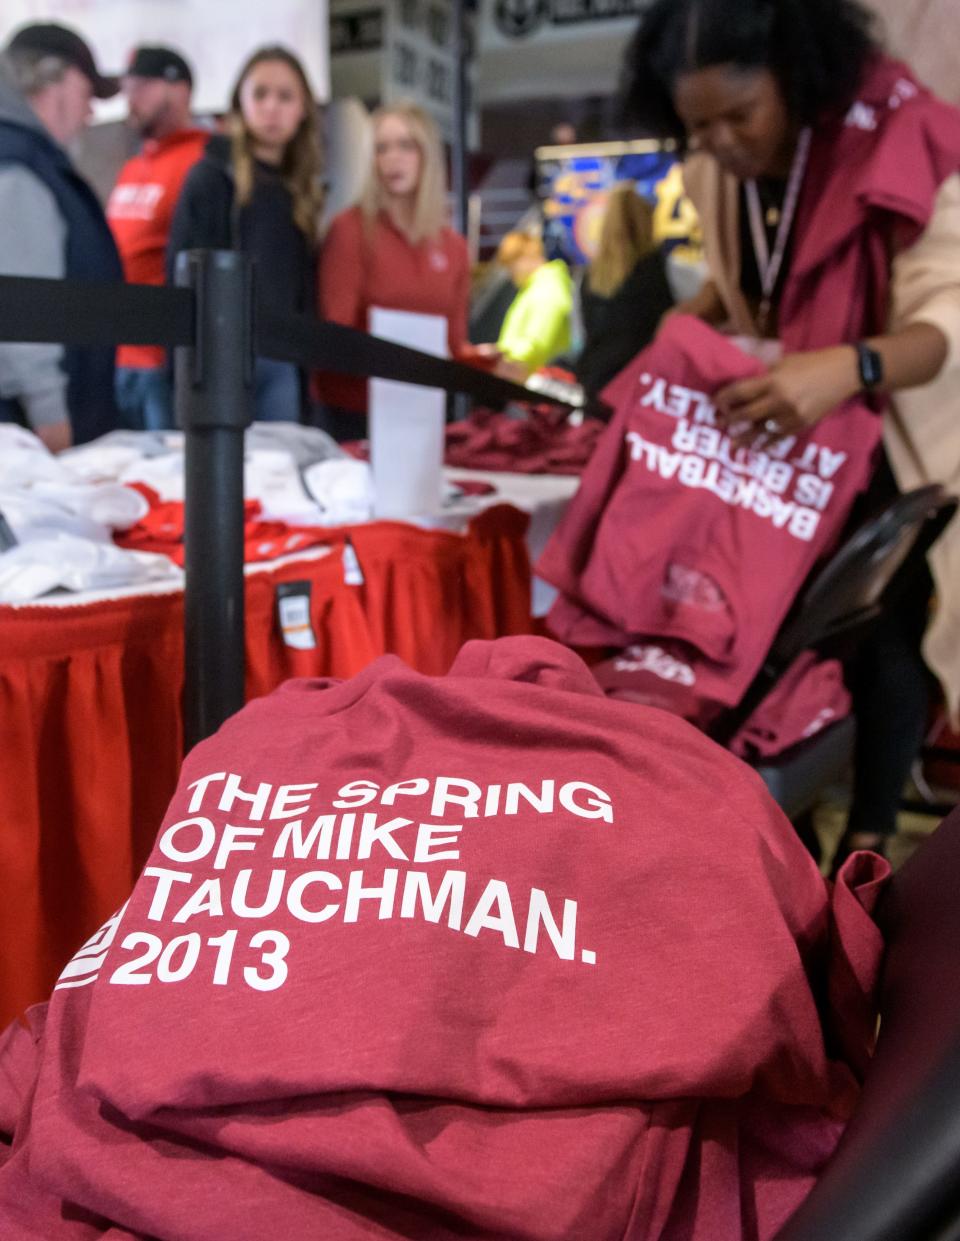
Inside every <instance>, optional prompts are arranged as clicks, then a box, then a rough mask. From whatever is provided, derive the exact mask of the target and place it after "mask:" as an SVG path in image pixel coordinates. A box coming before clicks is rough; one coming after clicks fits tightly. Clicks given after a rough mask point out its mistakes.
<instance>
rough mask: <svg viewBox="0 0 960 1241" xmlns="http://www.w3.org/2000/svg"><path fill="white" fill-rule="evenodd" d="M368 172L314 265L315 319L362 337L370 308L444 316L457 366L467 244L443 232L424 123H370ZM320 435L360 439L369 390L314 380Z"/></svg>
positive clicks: (408, 109)
mask: <svg viewBox="0 0 960 1241" xmlns="http://www.w3.org/2000/svg"><path fill="white" fill-rule="evenodd" d="M372 124H373V165H372V167H371V169H370V174H369V177H368V179H367V184H366V187H365V189H364V191H363V193H362V195H361V197H360V200H359V202H357V203H356V204H355V205H354V206H352V207H349V208H348V209H347V210H346V211H343V212H341V213H340V215H338V216H336V217H335V218H334V220H333V221H332V223H331V225H330V229H329V231H328V233H327V236H326V238H325V240H324V245H323V253H322V257H321V263H320V315H321V317H322V318H324V319H329V320H331V321H332V322H334V323H342V324H345V325H346V326H348V327H353V328H359V329H360V330H361V331H367V329H368V316H369V312H370V308H371V306H381V307H384V308H386V309H390V310H408V311H414V312H417V313H419V314H428V315H442V316H443V317H444V318H445V319H446V320H447V344H448V348H449V352H450V356H451V357H456V356H457V354H458V353H459V351H460V349H461V348H462V346H463V345H464V343H465V342H466V338H467V309H468V303H469V299H470V263H469V259H468V256H467V243H466V242H465V241H464V239H463V238H462V237H461V236H460V235H459V234H458V233H455V232H454V231H453V230H452V229H451V228H449V227H448V226H447V205H446V193H447V187H446V177H445V173H444V167H443V153H442V150H441V146H440V136H439V134H438V133H437V128H436V126H435V125H434V123H433V121H432V120H431V119H430V117H429V116H427V114H426V113H425V112H424V111H423V110H422V109H420V108H418V107H416V106H415V105H413V104H406V103H399V104H392V105H391V106H390V107H386V108H381V109H379V110H378V111H377V112H375V113H374V114H373V117H372ZM315 394H316V396H317V398H318V400H319V401H320V402H321V413H320V420H321V422H322V424H323V426H324V429H325V430H326V431H328V432H329V433H330V434H331V435H333V436H334V437H335V438H336V439H338V440H349V439H358V438H363V437H364V436H365V435H366V409H367V383H366V380H363V379H352V378H346V377H341V376H337V375H330V374H327V373H323V374H320V375H318V376H317V377H316V386H315Z"/></svg>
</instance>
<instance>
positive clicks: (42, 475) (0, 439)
mask: <svg viewBox="0 0 960 1241" xmlns="http://www.w3.org/2000/svg"><path fill="white" fill-rule="evenodd" d="M147 508H148V505H147V502H146V500H145V499H144V498H143V496H141V495H140V494H139V493H138V492H136V491H134V490H132V489H131V488H129V487H124V486H122V485H120V484H119V483H116V482H95V481H89V480H88V479H85V478H84V477H83V476H82V474H80V473H75V472H74V471H73V470H72V469H71V467H70V465H69V464H68V463H67V462H66V461H65V460H64V459H63V457H54V456H53V455H52V454H51V453H50V452H49V451H48V450H47V449H46V447H45V446H44V445H43V444H42V443H41V441H40V440H39V439H38V438H37V437H36V436H35V435H33V434H31V433H30V432H29V431H26V430H24V429H23V428H22V427H18V426H14V425H8V424H4V425H0V515H2V517H3V521H4V527H5V528H4V530H3V536H4V537H3V541H2V543H0V547H2V550H0V603H5V604H16V603H26V602H29V601H30V600H31V599H37V598H39V597H40V596H42V595H45V594H48V593H49V592H50V591H52V590H56V589H66V590H72V591H85V590H107V589H114V588H119V587H124V586H136V585H139V584H143V583H145V582H153V581H157V580H166V579H169V580H170V581H173V582H176V581H179V580H180V578H181V576H182V574H181V570H180V569H178V568H177V566H176V565H174V564H173V563H172V562H171V561H170V560H168V559H167V557H166V556H156V555H151V554H147V553H144V552H132V551H124V550H123V549H122V548H119V547H117V546H116V545H115V544H114V543H113V541H112V537H111V536H112V532H113V531H114V530H127V529H129V528H130V527H131V526H133V525H135V524H136V523H137V522H138V521H139V520H140V519H141V517H143V516H144V515H145V513H146V512H147ZM10 544H12V545H10Z"/></svg>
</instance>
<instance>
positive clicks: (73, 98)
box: [0, 23, 123, 451]
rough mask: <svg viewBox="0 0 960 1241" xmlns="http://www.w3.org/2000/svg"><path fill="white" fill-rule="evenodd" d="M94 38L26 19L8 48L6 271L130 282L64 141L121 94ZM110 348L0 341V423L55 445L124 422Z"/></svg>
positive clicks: (2, 155) (1, 222)
mask: <svg viewBox="0 0 960 1241" xmlns="http://www.w3.org/2000/svg"><path fill="white" fill-rule="evenodd" d="M118 85H119V84H118V83H117V81H116V79H110V78H105V77H103V76H102V75H101V74H100V72H99V71H98V69H97V67H96V64H95V63H94V59H93V55H92V53H91V51H90V49H89V47H88V46H87V44H86V43H85V42H84V41H83V39H81V38H80V36H79V35H77V34H75V33H74V32H73V31H72V30H68V29H66V28H65V27H63V26H57V25H54V24H52V23H48V24H37V25H31V26H25V27H23V28H22V29H21V30H19V31H18V32H17V33H16V34H15V35H14V36H13V38H12V39H11V40H10V42H9V44H8V45H7V47H6V49H5V50H4V54H3V55H2V56H0V274H3V275H10V276H40V277H48V278H52V279H68V280H69V279H74V280H98V281H118V282H119V281H121V280H122V279H123V273H122V268H121V265H120V259H119V257H118V255H117V251H116V246H115V245H114V242H113V238H112V236H111V234H110V230H109V228H108V226H107V222H106V219H105V218H104V214H103V209H102V207H101V206H100V203H99V202H98V200H97V198H96V196H95V194H94V193H93V190H92V189H91V188H90V186H89V185H88V184H87V182H86V181H85V180H84V179H83V178H82V177H81V176H80V174H79V173H78V172H77V171H76V169H75V168H74V167H73V164H72V163H71V161H70V158H69V156H68V155H67V152H66V150H65V147H66V146H67V144H69V143H70V142H71V141H72V140H73V139H74V138H75V137H77V135H78V134H79V133H80V132H81V131H82V130H83V129H84V128H85V127H86V126H87V125H88V124H89V122H90V118H91V99H92V98H93V97H94V96H96V97H97V98H101V99H105V98H109V97H110V96H111V95H114V94H116V92H117V89H118ZM113 371H114V350H113V348H112V347H110V348H105V347H87V346H84V347H77V346H62V345H50V344H14V343H10V342H2V341H0V422H4V421H6V422H10V421H12V422H18V423H20V424H21V425H25V426H28V427H29V428H30V429H31V430H33V431H35V432H36V434H37V435H39V436H40V438H41V439H42V440H43V441H44V443H46V445H47V446H48V447H49V448H50V449H52V450H54V451H57V450H59V449H61V448H65V447H67V446H68V445H69V444H71V443H83V442H84V441H85V440H89V439H93V438H95V437H96V436H97V435H101V434H103V433H104V432H106V431H109V430H111V429H112V428H113V427H115V426H116V425H117V416H116V407H115V405H114V395H113Z"/></svg>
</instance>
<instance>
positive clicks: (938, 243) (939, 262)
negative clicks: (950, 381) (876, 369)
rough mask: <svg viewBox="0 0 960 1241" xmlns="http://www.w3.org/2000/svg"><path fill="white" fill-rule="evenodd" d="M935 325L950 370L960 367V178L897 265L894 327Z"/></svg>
mask: <svg viewBox="0 0 960 1241" xmlns="http://www.w3.org/2000/svg"><path fill="white" fill-rule="evenodd" d="M912 323H930V324H932V325H933V326H934V327H937V328H939V329H940V331H941V332H943V334H944V336H946V338H947V343H948V348H949V352H948V354H947V361H946V363H945V364H944V370H946V369H948V368H953V367H955V366H957V365H958V364H960V173H953V174H952V175H951V176H949V177H948V178H947V179H946V181H944V183H943V184H942V185H941V187H940V189H939V190H938V192H937V196H936V198H935V200H934V206H933V212H932V214H931V216H930V221H929V223H928V224H927V227H926V229H925V230H924V232H923V234H922V235H921V237H920V238H919V240H918V241H916V242H914V244H913V245H912V246H909V247H908V248H907V249H906V250H903V251H901V253H900V254H898V255H897V256H896V258H895V259H894V261H893V277H892V282H891V306H890V327H891V329H892V330H894V331H896V330H898V329H900V328H904V327H907V326H909V325H910V324H912Z"/></svg>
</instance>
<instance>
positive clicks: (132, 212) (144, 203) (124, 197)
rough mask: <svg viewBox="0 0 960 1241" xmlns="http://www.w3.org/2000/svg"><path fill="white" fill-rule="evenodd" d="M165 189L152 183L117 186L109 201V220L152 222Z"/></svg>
mask: <svg viewBox="0 0 960 1241" xmlns="http://www.w3.org/2000/svg"><path fill="white" fill-rule="evenodd" d="M165 189H166V186H164V185H160V184H158V183H156V182H152V181H147V182H144V183H143V184H141V185H136V184H122V185H117V186H115V187H114V190H113V193H112V194H111V195H110V198H109V199H108V201H107V218H108V219H111V220H152V219H153V217H154V216H155V215H156V211H157V207H158V206H159V205H160V201H161V199H162V198H163V195H164V191H165Z"/></svg>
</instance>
